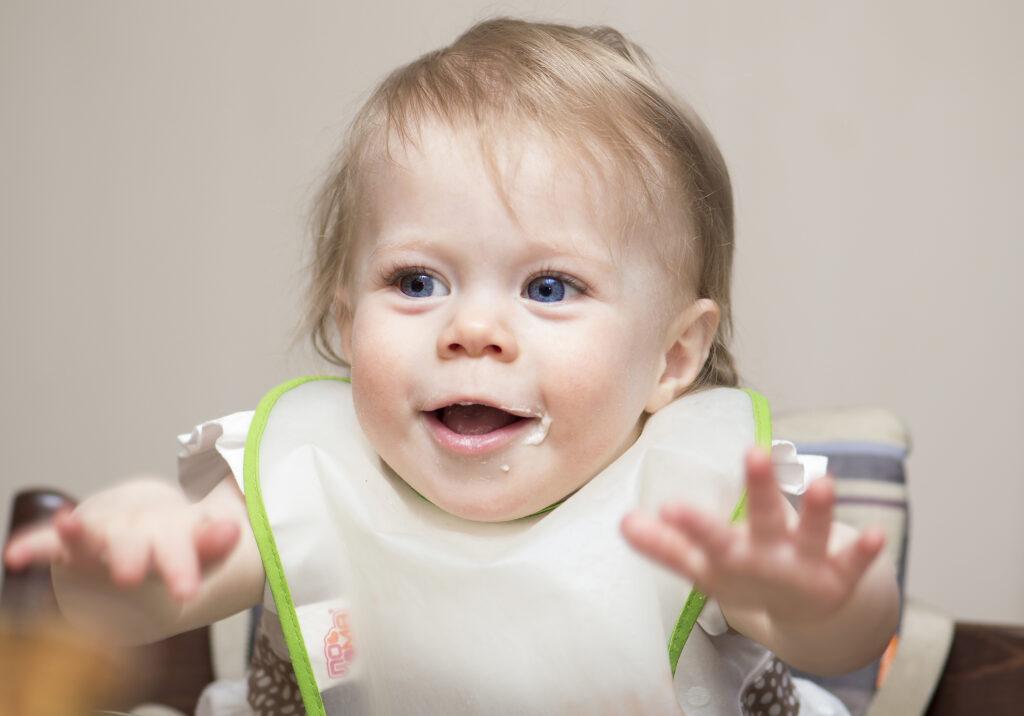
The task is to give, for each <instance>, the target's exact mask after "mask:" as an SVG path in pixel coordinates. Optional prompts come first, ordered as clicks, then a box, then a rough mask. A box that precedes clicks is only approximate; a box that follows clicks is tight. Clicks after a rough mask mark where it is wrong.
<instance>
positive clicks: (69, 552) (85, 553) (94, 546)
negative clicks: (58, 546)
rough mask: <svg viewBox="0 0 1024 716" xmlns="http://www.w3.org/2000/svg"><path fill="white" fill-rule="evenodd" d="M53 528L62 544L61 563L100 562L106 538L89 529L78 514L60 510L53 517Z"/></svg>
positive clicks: (103, 556)
mask: <svg viewBox="0 0 1024 716" xmlns="http://www.w3.org/2000/svg"><path fill="white" fill-rule="evenodd" d="M53 526H54V527H55V528H56V530H57V535H58V536H59V537H60V540H61V543H62V547H63V549H62V554H61V555H59V558H60V559H59V561H63V562H71V561H74V562H102V561H104V559H105V556H106V551H107V539H106V536H105V535H104V534H103V533H102V532H99V531H97V530H95V529H91V528H90V527H89V526H88V525H87V524H86V523H85V521H84V520H83V519H82V517H81V515H79V514H78V512H75V511H73V510H61V511H59V512H57V513H56V514H55V515H54V516H53Z"/></svg>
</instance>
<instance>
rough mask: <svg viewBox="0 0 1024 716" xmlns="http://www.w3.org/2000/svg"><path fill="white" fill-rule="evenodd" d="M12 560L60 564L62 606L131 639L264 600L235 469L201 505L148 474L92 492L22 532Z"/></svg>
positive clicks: (143, 639)
mask: <svg viewBox="0 0 1024 716" xmlns="http://www.w3.org/2000/svg"><path fill="white" fill-rule="evenodd" d="M5 558H6V560H7V563H8V565H9V566H11V567H12V568H18V567H20V566H24V565H25V564H27V563H28V562H50V563H51V564H52V565H53V582H54V590H55V592H56V596H57V602H58V604H59V605H60V608H61V611H62V612H63V613H64V614H65V616H66V617H67V618H68V620H69V621H71V622H72V623H73V624H74V625H75V626H76V627H79V628H81V629H83V630H87V631H94V630H96V631H99V632H100V633H102V635H103V638H104V639H107V640H112V641H115V642H118V643H124V644H141V643H147V642H151V641H156V640H159V639H162V638H164V637H167V636H171V635H173V634H177V633H179V632H182V631H187V630H189V629H193V628H196V627H198V626H202V625H204V624H208V623H210V622H213V621H216V620H218V619H221V618H223V617H226V616H229V615H231V614H234V613H236V612H238V611H241V610H243V609H246V608H248V607H251V606H253V605H254V604H256V603H258V602H259V600H260V598H261V597H262V590H263V579H264V576H263V566H262V563H261V561H260V557H259V553H258V551H257V549H256V543H255V539H254V538H253V536H252V533H251V531H250V529H249V524H248V518H247V515H246V510H245V504H244V498H243V497H242V494H241V492H240V491H239V489H238V487H237V486H236V485H235V482H234V479H233V478H232V477H231V476H230V475H228V476H226V477H225V478H224V479H223V480H221V482H220V483H219V484H218V485H217V486H216V487H215V488H214V489H213V490H212V491H211V492H210V493H209V494H208V495H207V496H206V497H204V498H203V500H201V501H200V502H197V503H194V504H192V503H189V502H188V501H187V500H186V499H185V496H184V495H183V494H182V493H181V491H180V490H178V489H177V488H175V487H173V486H171V485H168V484H167V483H165V482H163V481H160V480H154V479H142V480H134V481H131V482H128V483H124V484H122V485H119V486H117V487H114V488H112V489H110V490H106V491H104V492H101V493H98V494H96V495H94V496H93V497H90V498H89V499H87V500H85V501H84V502H83V503H82V504H81V505H80V506H79V507H78V508H77V509H76V510H74V512H71V513H64V514H59V515H57V516H56V517H55V518H54V520H53V522H51V523H49V524H47V525H44V526H42V527H41V528H37V529H34V530H32V531H30V532H28V533H26V534H24V535H21V536H19V537H18V538H17V539H15V540H14V541H12V543H11V544H10V545H9V547H8V549H7V551H6V554H5Z"/></svg>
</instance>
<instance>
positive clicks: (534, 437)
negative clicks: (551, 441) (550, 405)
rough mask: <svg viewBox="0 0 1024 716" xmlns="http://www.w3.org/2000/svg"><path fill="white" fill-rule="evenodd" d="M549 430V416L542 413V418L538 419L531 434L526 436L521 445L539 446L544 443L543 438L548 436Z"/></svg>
mask: <svg viewBox="0 0 1024 716" xmlns="http://www.w3.org/2000/svg"><path fill="white" fill-rule="evenodd" d="M550 428H551V416H550V415H548V414H547V413H544V417H542V418H541V419H540V422H539V423H537V425H536V427H534V429H533V432H531V433H530V434H529V435H527V436H526V439H525V440H523V445H540V444H541V443H542V442H544V438H546V437H547V436H548V430H549V429H550Z"/></svg>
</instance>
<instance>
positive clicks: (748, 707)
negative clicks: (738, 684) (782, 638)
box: [740, 657, 800, 716]
mask: <svg viewBox="0 0 1024 716" xmlns="http://www.w3.org/2000/svg"><path fill="white" fill-rule="evenodd" d="M740 713H742V714H743V716H797V714H799V713H800V699H799V697H798V696H797V693H796V686H794V684H793V679H792V678H791V677H790V675H789V669H788V668H786V665H785V664H783V663H782V662H781V661H779V660H778V659H777V658H775V657H772V658H771V659H769V660H768V661H767V662H766V663H765V665H764V668H763V669H762V670H761V671H760V673H758V674H757V675H756V676H754V677H753V678H752V679H751V680H750V681H748V682H747V685H746V686H744V687H743V689H742V690H741V691H740Z"/></svg>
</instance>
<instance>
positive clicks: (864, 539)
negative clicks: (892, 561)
mask: <svg viewBox="0 0 1024 716" xmlns="http://www.w3.org/2000/svg"><path fill="white" fill-rule="evenodd" d="M884 546H885V533H884V532H883V531H882V530H880V529H879V528H877V527H872V528H868V529H866V530H864V531H863V532H861V533H860V535H859V536H858V537H857V539H856V540H854V541H853V542H852V543H850V544H848V545H847V546H846V547H844V548H843V549H842V550H840V551H839V553H838V554H837V555H836V556H835V558H834V560H835V562H834V563H835V565H836V568H837V569H838V570H839V573H840V574H841V575H843V578H844V579H845V580H846V581H847V583H848V584H856V583H857V582H858V581H859V580H860V578H861V577H863V576H864V572H865V571H867V568H868V567H869V566H871V563H872V562H873V561H874V560H875V557H877V556H878V553H879V552H881V551H882V547H884Z"/></svg>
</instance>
